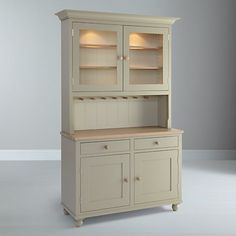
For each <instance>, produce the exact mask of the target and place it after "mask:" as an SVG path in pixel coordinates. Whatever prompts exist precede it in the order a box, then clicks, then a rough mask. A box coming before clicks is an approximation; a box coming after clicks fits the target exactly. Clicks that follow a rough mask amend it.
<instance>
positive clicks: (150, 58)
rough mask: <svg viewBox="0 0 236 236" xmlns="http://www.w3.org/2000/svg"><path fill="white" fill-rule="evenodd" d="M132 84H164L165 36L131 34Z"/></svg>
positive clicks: (130, 64) (130, 63) (130, 62)
mask: <svg viewBox="0 0 236 236" xmlns="http://www.w3.org/2000/svg"><path fill="white" fill-rule="evenodd" d="M129 69H130V84H162V83H163V35H162V34H151V33H137V32H134V33H130V34H129Z"/></svg>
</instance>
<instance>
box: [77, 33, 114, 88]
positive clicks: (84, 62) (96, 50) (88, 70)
mask: <svg viewBox="0 0 236 236" xmlns="http://www.w3.org/2000/svg"><path fill="white" fill-rule="evenodd" d="M79 42H80V55H79V66H80V76H79V78H80V84H82V85H115V84H117V32H114V31H98V30H82V29H81V30H80V39H79Z"/></svg>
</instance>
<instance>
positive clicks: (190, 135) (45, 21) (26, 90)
mask: <svg viewBox="0 0 236 236" xmlns="http://www.w3.org/2000/svg"><path fill="white" fill-rule="evenodd" d="M64 8H67V9H68V8H69V9H80V10H94V11H109V12H120V13H135V14H146V15H160V16H178V17H181V18H182V20H181V21H179V22H178V23H176V25H174V29H173V33H174V35H173V126H175V127H180V128H183V129H184V130H185V134H184V148H185V149H236V141H235V138H234V134H235V133H236V126H235V125H234V122H235V120H236V115H235V108H234V105H235V102H236V95H235V94H236V93H235V91H234V90H235V87H236V86H235V85H236V83H235V80H236V73H235V67H236V66H235V65H234V64H235V61H236V60H235V55H236V54H235V51H236V50H235V42H236V38H235V27H234V25H235V17H234V13H235V3H234V0H221V1H220V0H199V1H196V0H172V1H171V0H133V1H131V0H130V1H115V0H93V1H92V0H86V1H85V0H84V1H83V0H50V1H48V0H41V1H36V0H21V1H17V0H15V1H13V0H7V1H6V0H5V1H1V0H0V16H1V20H0V42H1V43H0V112H1V114H0V148H1V149H58V148H60V136H59V131H60V22H59V20H58V19H57V17H56V16H54V15H53V14H54V13H55V12H57V11H59V10H61V9H64ZM233 31H234V32H233Z"/></svg>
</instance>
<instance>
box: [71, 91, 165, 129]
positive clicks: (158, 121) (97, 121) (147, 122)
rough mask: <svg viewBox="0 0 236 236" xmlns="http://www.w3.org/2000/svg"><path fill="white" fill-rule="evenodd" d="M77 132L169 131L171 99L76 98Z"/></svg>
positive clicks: (129, 97)
mask: <svg viewBox="0 0 236 236" xmlns="http://www.w3.org/2000/svg"><path fill="white" fill-rule="evenodd" d="M73 105H74V109H73V110H74V129H75V130H90V129H108V128H126V127H127V128H128V127H146V126H156V127H163V128H167V124H168V96H167V95H159V96H125V97H94V98H91V97H79V98H74V104H73Z"/></svg>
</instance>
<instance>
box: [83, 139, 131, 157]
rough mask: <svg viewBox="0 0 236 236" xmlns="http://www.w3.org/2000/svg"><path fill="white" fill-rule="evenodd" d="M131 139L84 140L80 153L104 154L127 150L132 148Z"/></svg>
mask: <svg viewBox="0 0 236 236" xmlns="http://www.w3.org/2000/svg"><path fill="white" fill-rule="evenodd" d="M129 143H130V142H129V140H117V141H102V142H84V143H81V145H80V148H81V149H80V154H81V155H89V154H103V153H112V152H125V151H129V150H130V144H129Z"/></svg>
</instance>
